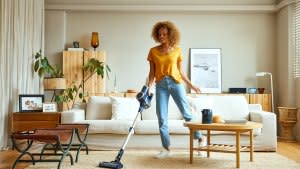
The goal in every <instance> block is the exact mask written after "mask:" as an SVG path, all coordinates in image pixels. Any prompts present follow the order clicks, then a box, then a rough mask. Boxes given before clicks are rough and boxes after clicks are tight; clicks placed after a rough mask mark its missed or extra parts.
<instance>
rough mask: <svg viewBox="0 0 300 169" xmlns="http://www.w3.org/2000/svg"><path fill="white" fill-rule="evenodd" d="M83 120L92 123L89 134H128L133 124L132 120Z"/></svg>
mask: <svg viewBox="0 0 300 169" xmlns="http://www.w3.org/2000/svg"><path fill="white" fill-rule="evenodd" d="M82 122H84V123H89V124H90V127H89V134H95V133H111V134H128V133H129V128H130V126H131V125H132V124H131V123H132V122H131V121H127V120H84V121H82ZM100 141H101V140H100Z"/></svg>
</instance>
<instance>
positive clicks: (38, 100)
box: [19, 94, 44, 112]
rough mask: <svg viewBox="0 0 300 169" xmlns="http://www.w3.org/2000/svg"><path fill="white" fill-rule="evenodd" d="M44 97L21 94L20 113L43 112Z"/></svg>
mask: <svg viewBox="0 0 300 169" xmlns="http://www.w3.org/2000/svg"><path fill="white" fill-rule="evenodd" d="M43 102H44V95H41V94H20V95H19V109H20V110H19V111H20V112H42V111H43Z"/></svg>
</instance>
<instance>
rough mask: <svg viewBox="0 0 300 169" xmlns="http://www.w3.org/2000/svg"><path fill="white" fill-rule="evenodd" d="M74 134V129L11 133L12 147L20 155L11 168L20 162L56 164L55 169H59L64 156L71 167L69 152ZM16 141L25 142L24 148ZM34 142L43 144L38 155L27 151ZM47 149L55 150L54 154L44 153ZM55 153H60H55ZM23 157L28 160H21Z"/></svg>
mask: <svg viewBox="0 0 300 169" xmlns="http://www.w3.org/2000/svg"><path fill="white" fill-rule="evenodd" d="M74 134H75V129H63V128H54V129H36V130H34V131H33V132H25V133H24V132H23V133H22V132H21V133H13V134H12V136H11V137H12V142H13V146H14V148H15V149H16V150H17V151H19V152H20V153H21V154H20V155H19V156H18V157H17V159H16V161H15V162H14V164H13V167H12V168H13V169H15V168H16V165H17V164H18V163H20V162H32V164H33V165H34V164H35V163H36V162H58V166H57V169H60V166H61V162H62V161H63V159H64V157H65V156H69V157H70V161H71V165H73V157H72V155H71V154H70V152H69V150H70V148H71V145H72V144H71V143H72V141H73V136H74ZM17 140H27V142H26V145H25V148H22V146H21V145H19V144H18V143H17ZM34 142H39V143H44V146H43V148H42V150H41V152H40V153H31V152H30V151H29V150H30V148H31V146H32V145H33V143H34ZM63 145H66V146H63ZM48 147H51V148H55V149H56V151H55V152H54V153H48V152H45V150H47V148H48ZM57 151H61V153H57ZM25 155H28V156H29V157H30V159H28V160H26V159H22V157H24V156H25ZM35 156H39V159H37V158H34V157H35ZM44 156H59V157H60V158H59V159H44V158H43V157H44Z"/></svg>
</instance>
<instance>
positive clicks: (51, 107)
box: [43, 102, 57, 112]
mask: <svg viewBox="0 0 300 169" xmlns="http://www.w3.org/2000/svg"><path fill="white" fill-rule="evenodd" d="M43 112H57V103H56V102H46V103H43Z"/></svg>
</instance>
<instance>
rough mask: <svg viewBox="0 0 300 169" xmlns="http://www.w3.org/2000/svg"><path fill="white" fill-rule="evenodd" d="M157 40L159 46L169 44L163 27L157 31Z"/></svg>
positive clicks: (167, 35) (167, 33) (166, 32)
mask: <svg viewBox="0 0 300 169" xmlns="http://www.w3.org/2000/svg"><path fill="white" fill-rule="evenodd" d="M158 40H159V42H160V43H161V44H169V32H168V29H167V28H165V27H161V28H160V29H159V30H158Z"/></svg>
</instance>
